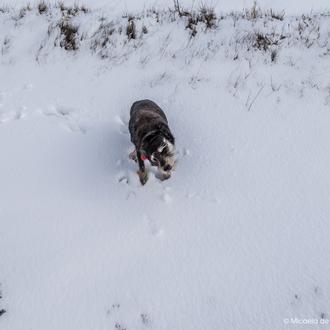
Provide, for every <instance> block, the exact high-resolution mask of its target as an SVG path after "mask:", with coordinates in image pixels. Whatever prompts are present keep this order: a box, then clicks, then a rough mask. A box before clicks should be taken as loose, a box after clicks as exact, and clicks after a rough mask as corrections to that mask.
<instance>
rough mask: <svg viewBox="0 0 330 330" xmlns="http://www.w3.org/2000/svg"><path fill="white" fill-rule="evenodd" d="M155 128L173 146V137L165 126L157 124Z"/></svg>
mask: <svg viewBox="0 0 330 330" xmlns="http://www.w3.org/2000/svg"><path fill="white" fill-rule="evenodd" d="M157 128H158V130H159V131H160V132H161V133H162V135H163V136H164V137H165V138H166V139H167V140H168V141H170V142H171V143H172V144H174V142H175V139H174V136H173V135H172V133H171V132H170V131H169V129H168V127H167V126H165V125H164V124H158V125H157Z"/></svg>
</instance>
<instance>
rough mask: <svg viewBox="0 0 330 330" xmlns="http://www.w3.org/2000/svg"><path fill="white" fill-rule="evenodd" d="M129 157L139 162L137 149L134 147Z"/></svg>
mask: <svg viewBox="0 0 330 330" xmlns="http://www.w3.org/2000/svg"><path fill="white" fill-rule="evenodd" d="M128 157H129V159H132V160H134V161H135V162H137V156H136V150H135V149H134V150H133V151H132V152H131V153H130V154H129V156H128Z"/></svg>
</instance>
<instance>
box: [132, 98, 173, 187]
mask: <svg viewBox="0 0 330 330" xmlns="http://www.w3.org/2000/svg"><path fill="white" fill-rule="evenodd" d="M128 126H129V132H130V134H131V142H132V143H133V144H134V146H135V150H134V151H133V152H132V153H130V158H131V159H133V160H135V161H136V162H137V163H138V165H139V171H138V172H137V173H138V175H139V179H140V182H141V184H142V185H144V184H145V183H146V182H147V180H148V173H147V170H146V168H145V165H144V161H145V160H149V162H150V164H151V165H152V166H157V167H158V170H159V173H160V175H158V178H159V179H161V180H166V179H169V178H170V177H171V171H172V170H173V166H174V163H175V159H174V150H175V139H174V136H173V135H172V133H171V131H170V129H169V127H168V121H167V118H166V116H165V113H164V111H163V110H162V109H161V108H160V107H159V106H158V105H157V104H156V103H155V102H153V101H150V100H141V101H136V102H134V103H133V105H132V107H131V110H130V120H129V124H128Z"/></svg>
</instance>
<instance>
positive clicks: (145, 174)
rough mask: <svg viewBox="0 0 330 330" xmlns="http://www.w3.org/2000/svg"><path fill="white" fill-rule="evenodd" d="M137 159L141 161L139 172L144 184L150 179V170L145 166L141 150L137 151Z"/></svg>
mask: <svg viewBox="0 0 330 330" xmlns="http://www.w3.org/2000/svg"><path fill="white" fill-rule="evenodd" d="M136 156H137V161H138V163H139V171H138V172H137V173H138V175H139V178H140V182H141V184H142V185H144V184H145V183H146V182H147V181H148V172H147V170H146V168H145V166H144V160H142V158H141V152H140V151H137V152H136Z"/></svg>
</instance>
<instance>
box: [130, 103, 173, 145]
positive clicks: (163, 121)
mask: <svg viewBox="0 0 330 330" xmlns="http://www.w3.org/2000/svg"><path fill="white" fill-rule="evenodd" d="M130 115H131V116H130V117H131V118H130V121H129V131H130V133H131V141H132V142H133V143H134V144H135V145H138V144H139V141H141V139H142V138H143V136H144V135H145V134H147V133H148V132H151V131H153V130H154V129H156V128H157V127H159V125H165V126H167V124H168V122H167V118H166V116H165V113H164V111H163V110H162V109H161V108H160V107H159V106H158V105H157V104H156V103H155V102H153V101H151V100H141V101H136V102H134V103H133V105H132V107H131V111H130Z"/></svg>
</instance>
